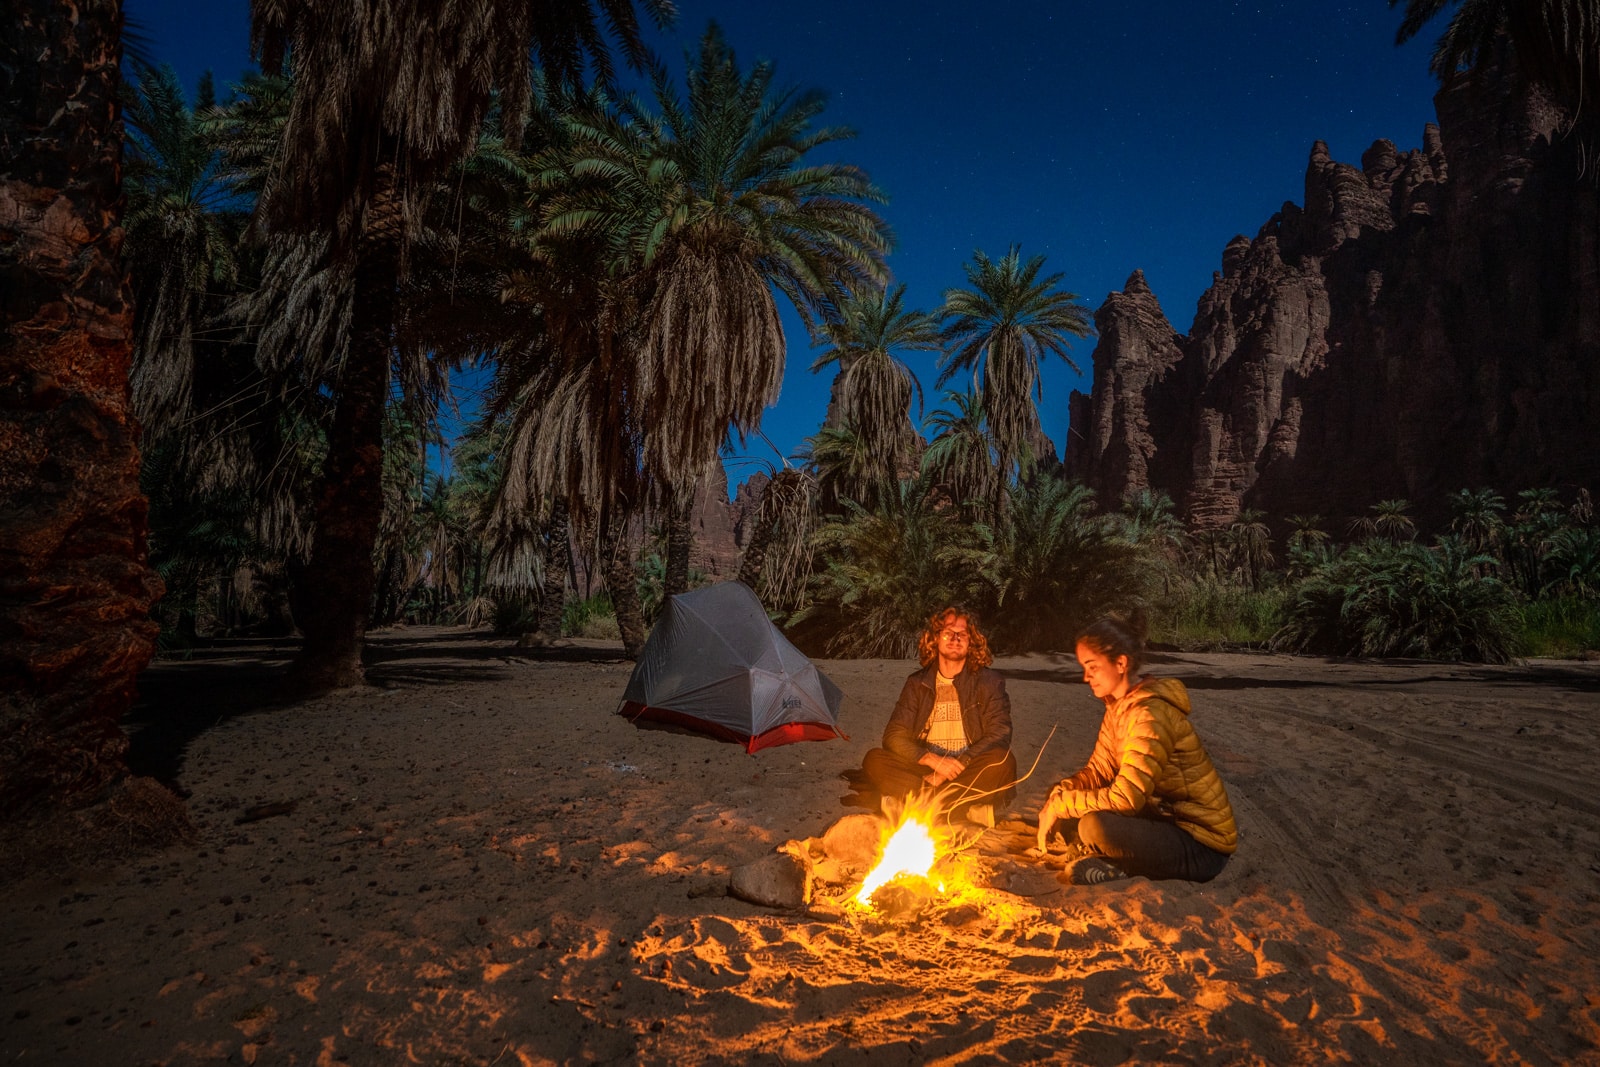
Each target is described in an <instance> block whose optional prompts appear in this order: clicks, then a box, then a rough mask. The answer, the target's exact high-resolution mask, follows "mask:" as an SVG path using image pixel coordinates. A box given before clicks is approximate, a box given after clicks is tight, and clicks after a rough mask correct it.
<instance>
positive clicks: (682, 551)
mask: <svg viewBox="0 0 1600 1067" xmlns="http://www.w3.org/2000/svg"><path fill="white" fill-rule="evenodd" d="M693 513H694V484H693V483H690V484H689V485H687V486H679V487H677V488H674V489H673V490H671V492H670V494H669V496H668V498H667V560H666V563H667V566H666V573H665V575H664V576H663V580H662V593H661V596H662V603H663V604H665V602H666V600H667V599H669V598H671V597H675V596H677V595H678V594H679V593H682V592H684V591H686V590H687V589H688V588H689V550H690V549H691V548H692V547H693V546H694V530H693V528H692V527H691V526H690V519H691V517H692V515H693Z"/></svg>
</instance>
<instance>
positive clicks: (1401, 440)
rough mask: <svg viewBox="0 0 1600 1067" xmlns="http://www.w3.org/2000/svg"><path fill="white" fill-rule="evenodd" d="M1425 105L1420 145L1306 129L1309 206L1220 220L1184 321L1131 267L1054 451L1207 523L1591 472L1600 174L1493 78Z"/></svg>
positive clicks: (1428, 498)
mask: <svg viewBox="0 0 1600 1067" xmlns="http://www.w3.org/2000/svg"><path fill="white" fill-rule="evenodd" d="M1435 106H1436V108H1437V110H1438V114H1439V125H1438V126H1437V127H1435V126H1433V125H1431V124H1430V125H1429V126H1428V127H1427V130H1426V132H1425V134H1424V140H1423V147H1422V148H1421V149H1417V150H1413V151H1408V152H1401V151H1398V150H1397V149H1396V148H1395V146H1394V145H1393V144H1392V143H1390V142H1388V141H1378V142H1377V143H1375V144H1374V145H1373V146H1372V147H1371V148H1370V149H1368V150H1367V152H1366V153H1365V154H1364V155H1363V157H1362V161H1361V166H1360V167H1359V168H1358V167H1354V166H1351V165H1348V164H1344V163H1339V162H1336V161H1334V160H1332V159H1331V158H1330V157H1329V154H1328V150H1327V147H1326V146H1325V145H1324V144H1322V142H1320V141H1319V142H1317V143H1316V144H1315V145H1314V146H1313V147H1312V150H1311V158H1310V162H1309V164H1308V166H1307V168H1306V182H1305V204H1304V207H1297V206H1296V205H1294V204H1292V203H1288V204H1285V205H1284V206H1283V209H1282V210H1281V211H1280V212H1279V213H1278V214H1276V215H1274V216H1273V217H1272V218H1271V219H1270V220H1269V221H1268V222H1267V224H1266V225H1265V226H1263V227H1262V228H1261V230H1260V232H1259V233H1258V234H1257V235H1256V237H1255V239H1254V240H1250V239H1247V238H1245V237H1242V236H1241V237H1235V238H1234V239H1233V240H1232V241H1231V242H1229V244H1228V246H1227V248H1226V249H1224V251H1223V255H1222V270H1221V272H1219V273H1218V274H1216V275H1215V276H1214V278H1213V282H1212V285H1211V288H1210V289H1208V290H1207V291H1206V292H1205V294H1204V295H1202V296H1201V298H1200V301H1199V305H1198V307H1197V310H1196V314H1195V319H1194V324H1193V327H1192V329H1191V330H1190V332H1189V335H1188V336H1187V337H1184V336H1182V335H1180V334H1178V333H1177V332H1176V331H1175V330H1174V329H1173V328H1172V326H1171V324H1170V323H1169V322H1168V320H1167V318H1166V316H1165V315H1164V314H1163V312H1162V309H1161V306H1160V304H1159V303H1158V302H1157V301H1156V298H1155V295H1154V294H1153V293H1151V291H1150V289H1149V287H1148V286H1147V285H1146V284H1145V281H1144V277H1143V275H1142V274H1140V273H1139V272H1137V271H1135V272H1134V274H1133V276H1132V277H1130V278H1129V279H1128V283H1127V285H1126V287H1125V288H1124V290H1123V291H1122V292H1121V293H1113V294H1111V295H1110V296H1109V297H1108V298H1107V300H1106V302H1105V303H1104V304H1103V305H1102V306H1101V307H1100V309H1099V311H1098V312H1097V313H1096V315H1095V324H1096V326H1097V327H1098V328H1099V332H1100V340H1099V343H1098V345H1097V346H1096V348H1095V352H1094V384H1093V388H1092V392H1091V394H1090V395H1088V396H1085V395H1083V394H1081V393H1074V394H1073V397H1072V400H1071V405H1072V406H1071V412H1070V415H1071V427H1072V428H1071V432H1070V434H1069V436H1068V447H1067V456H1066V465H1067V469H1068V471H1069V472H1070V473H1071V474H1073V475H1075V476H1077V477H1080V478H1083V479H1084V480H1085V481H1086V482H1087V483H1088V484H1089V485H1090V486H1092V487H1093V488H1094V489H1096V490H1097V491H1098V492H1099V493H1100V494H1101V497H1102V499H1106V500H1110V501H1115V500H1117V499H1120V498H1121V497H1123V496H1124V495H1125V494H1127V493H1130V492H1134V491H1137V490H1139V489H1141V488H1146V487H1150V488H1154V489H1158V490H1162V491H1164V492H1167V493H1168V494H1170V495H1171V496H1172V497H1173V499H1174V500H1175V501H1176V502H1177V504H1178V506H1179V508H1180V510H1181V511H1182V512H1183V513H1184V514H1186V515H1187V517H1188V518H1189V519H1190V521H1191V522H1192V523H1193V524H1194V525H1196V526H1198V527H1201V528H1211V527H1216V526H1219V525H1223V524H1225V523H1227V522H1228V521H1229V520H1230V519H1231V518H1232V517H1233V516H1234V515H1235V514H1237V513H1238V511H1239V510H1240V509H1241V508H1243V507H1255V508H1261V509H1263V510H1265V511H1267V512H1268V513H1269V514H1270V515H1274V516H1284V515H1288V514H1294V513H1303V514H1320V515H1323V516H1327V517H1330V518H1338V517H1344V516H1351V515H1356V514H1361V513H1364V512H1366V511H1367V509H1368V508H1369V507H1370V506H1371V505H1372V504H1373V503H1375V502H1377V501H1379V500H1383V499H1388V498H1395V497H1401V498H1405V499H1408V500H1410V501H1412V502H1414V503H1415V504H1416V505H1417V506H1418V514H1419V516H1420V517H1421V518H1422V520H1423V521H1424V523H1431V524H1433V525H1438V524H1439V523H1441V522H1443V521H1445V520H1446V519H1447V518H1448V506H1447V500H1446V498H1447V496H1448V494H1450V493H1452V492H1454V491H1455V490H1457V489H1461V488H1465V487H1474V488H1475V487H1480V486H1489V487H1492V488H1495V489H1497V490H1498V491H1500V492H1501V493H1505V494H1510V493H1514V492H1515V491H1517V490H1519V489H1524V488H1528V487H1531V486H1553V487H1558V488H1568V489H1570V488H1573V487H1581V486H1591V487H1592V486H1594V485H1595V484H1596V483H1597V482H1600V430H1597V428H1596V426H1595V420H1594V414H1593V413H1594V412H1595V411H1597V410H1600V247H1597V245H1600V225H1597V222H1600V213H1597V189H1596V184H1595V183H1594V182H1593V181H1592V179H1590V178H1587V177H1584V176H1583V175H1582V174H1581V173H1580V165H1579V160H1578V158H1577V154H1576V149H1575V146H1574V145H1573V144H1572V143H1571V142H1570V141H1567V140H1563V139H1561V138H1559V137H1555V136H1553V132H1554V131H1555V128H1556V124H1557V121H1558V118H1559V114H1558V113H1557V112H1556V111H1555V110H1554V109H1553V108H1551V107H1549V106H1548V105H1547V104H1545V103H1544V102H1543V101H1542V100H1541V99H1540V98H1538V97H1537V96H1530V95H1529V94H1528V93H1526V92H1525V91H1521V90H1519V89H1517V88H1516V87H1515V86H1513V85H1512V84H1511V83H1510V81H1509V79H1503V80H1501V81H1499V82H1497V83H1495V84H1493V85H1491V86H1488V87H1486V88H1484V89H1481V90H1480V89H1472V88H1466V87H1462V88H1457V89H1452V90H1450V91H1446V92H1441V93H1440V94H1438V96H1437V97H1436V98H1435Z"/></svg>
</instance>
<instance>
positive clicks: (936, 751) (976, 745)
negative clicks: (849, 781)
mask: <svg viewBox="0 0 1600 1067" xmlns="http://www.w3.org/2000/svg"><path fill="white" fill-rule="evenodd" d="M917 652H918V659H919V661H920V662H921V663H922V669H921V670H918V671H914V672H912V675H911V677H909V678H907V679H906V684H905V688H903V689H902V690H901V691H900V699H899V700H898V701H896V702H895V706H894V711H892V712H891V713H890V714H889V723H888V725H887V726H885V727H884V728H883V747H882V748H875V749H873V750H872V751H870V752H868V753H867V755H866V758H865V759H864V760H863V761H862V764H861V773H862V774H863V776H865V777H866V778H867V779H868V780H870V781H871V783H872V787H873V788H874V789H876V790H877V792H878V794H879V796H881V797H896V798H899V797H905V796H908V795H911V794H917V793H921V792H923V791H924V790H930V791H931V790H940V789H943V790H945V792H944V794H943V796H944V797H946V798H948V804H949V806H950V809H951V814H952V815H954V816H956V817H958V818H959V817H962V816H965V817H968V818H971V819H972V820H973V821H975V822H979V823H982V824H984V825H986V826H993V825H994V813H995V811H996V810H998V809H1000V808H1003V807H1005V805H1006V804H1008V803H1010V801H1011V798H1012V796H1013V795H1014V793H1013V791H1012V788H1011V787H1012V785H1013V784H1014V783H1015V782H1016V779H1017V761H1016V759H1015V757H1013V756H1012V755H1011V698H1010V697H1009V696H1007V695H1006V680H1005V679H1004V678H1002V677H1001V676H1000V675H999V674H998V673H997V672H995V671H992V670H990V669H989V664H991V663H993V662H994V656H993V655H991V654H990V652H989V642H988V641H986V640H985V639H984V636H983V634H982V633H981V632H980V631H979V630H978V620H977V619H976V618H975V617H974V616H973V615H972V613H971V612H969V611H966V610H964V609H962V608H958V607H948V608H945V609H943V610H942V611H936V612H934V613H933V616H932V617H931V618H929V619H928V625H927V627H926V629H924V630H923V633H922V637H921V639H920V640H919V641H918V642H917Z"/></svg>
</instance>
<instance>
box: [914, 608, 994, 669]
mask: <svg viewBox="0 0 1600 1067" xmlns="http://www.w3.org/2000/svg"><path fill="white" fill-rule="evenodd" d="M957 619H966V620H967V634H968V635H969V636H968V637H967V664H968V665H969V666H972V667H987V666H988V665H989V664H991V663H993V662H994V653H993V652H990V651H989V639H988V638H987V637H985V636H983V631H981V630H979V629H978V616H976V615H974V614H973V613H972V612H970V611H968V610H967V609H966V608H963V607H961V606H960V605H958V604H951V605H950V606H949V607H947V608H940V609H939V610H938V611H936V612H934V613H933V614H932V615H929V616H928V625H927V626H925V627H923V630H922V636H921V637H920V638H918V639H917V659H918V661H919V662H920V663H921V664H922V665H923V666H924V667H926V666H928V665H929V664H931V663H933V662H934V661H935V660H937V659H938V658H939V631H940V630H943V629H944V628H945V627H946V626H949V625H950V624H951V623H952V622H955V621H956V620H957Z"/></svg>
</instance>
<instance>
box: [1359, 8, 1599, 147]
mask: <svg viewBox="0 0 1600 1067" xmlns="http://www.w3.org/2000/svg"><path fill="white" fill-rule="evenodd" d="M1402 3H1404V5H1405V17H1404V18H1403V20H1402V21H1401V23H1400V29H1399V30H1398V32H1397V33H1396V34H1395V43H1396V44H1404V43H1405V42H1407V41H1409V40H1411V38H1413V37H1415V36H1416V35H1417V34H1419V33H1421V32H1422V28H1423V27H1424V26H1425V25H1427V24H1428V23H1429V22H1431V21H1432V20H1433V19H1434V18H1435V17H1436V16H1438V15H1440V14H1442V13H1443V12H1444V11H1446V10H1447V9H1449V8H1455V11H1454V12H1453V13H1452V14H1451V16H1450V22H1449V24H1448V25H1447V26H1446V27H1445V30H1444V33H1443V34H1441V35H1440V37H1439V41H1438V43H1437V44H1436V45H1435V46H1434V50H1433V62H1432V67H1433V72H1434V74H1435V75H1437V76H1438V78H1439V80H1440V82H1441V83H1443V84H1444V85H1445V86H1446V87H1448V86H1449V85H1450V84H1451V83H1452V82H1453V81H1455V79H1456V78H1458V77H1460V76H1462V75H1463V74H1465V76H1466V77H1468V78H1476V77H1478V76H1479V75H1480V74H1481V73H1482V72H1483V71H1484V70H1486V69H1488V68H1489V67H1491V66H1493V65H1494V64H1495V62H1496V61H1497V58H1498V56H1499V55H1500V48H1501V42H1502V41H1505V42H1507V43H1509V45H1510V55H1511V61H1512V62H1513V64H1514V65H1515V66H1516V68H1517V70H1518V71H1520V72H1521V73H1522V75H1523V76H1524V77H1526V78H1527V79H1528V80H1529V81H1530V82H1533V83H1534V84H1536V85H1541V86H1543V87H1544V88H1546V89H1547V90H1549V91H1550V93H1551V95H1552V96H1553V97H1554V98H1555V99H1556V101H1557V102H1559V103H1560V104H1561V105H1562V106H1564V107H1566V108H1567V109H1568V115H1569V119H1568V123H1569V128H1570V129H1575V130H1578V131H1580V134H1579V135H1580V136H1581V137H1582V138H1583V139H1584V141H1585V142H1586V147H1592V146H1593V142H1594V137H1595V135H1596V133H1600V85H1597V84H1596V82H1597V81H1600V77H1597V76H1600V69H1597V68H1600V18H1597V17H1596V16H1595V10H1594V4H1593V2H1592V0H1389V6H1390V7H1399V6H1400V5H1401V4H1402Z"/></svg>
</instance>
